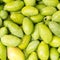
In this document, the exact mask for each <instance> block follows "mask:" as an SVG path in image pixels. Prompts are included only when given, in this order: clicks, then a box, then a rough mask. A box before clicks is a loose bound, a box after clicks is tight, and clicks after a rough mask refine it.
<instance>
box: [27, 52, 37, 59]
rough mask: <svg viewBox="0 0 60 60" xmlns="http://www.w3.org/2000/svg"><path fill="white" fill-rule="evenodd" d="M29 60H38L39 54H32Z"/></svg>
mask: <svg viewBox="0 0 60 60" xmlns="http://www.w3.org/2000/svg"><path fill="white" fill-rule="evenodd" d="M27 60H38V57H37V53H36V52H32V53H31V54H30V56H29V57H28V59H27Z"/></svg>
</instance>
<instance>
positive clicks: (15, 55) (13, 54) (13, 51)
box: [7, 47, 25, 60]
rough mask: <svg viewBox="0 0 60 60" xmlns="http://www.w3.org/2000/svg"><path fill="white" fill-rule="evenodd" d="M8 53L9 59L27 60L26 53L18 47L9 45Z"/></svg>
mask: <svg viewBox="0 0 60 60" xmlns="http://www.w3.org/2000/svg"><path fill="white" fill-rule="evenodd" d="M7 54H8V58H9V60H25V56H24V53H23V52H22V51H21V50H20V49H19V48H17V47H8V48H7Z"/></svg>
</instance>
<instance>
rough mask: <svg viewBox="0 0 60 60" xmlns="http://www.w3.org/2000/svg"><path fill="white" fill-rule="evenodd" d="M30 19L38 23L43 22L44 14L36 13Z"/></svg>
mask: <svg viewBox="0 0 60 60" xmlns="http://www.w3.org/2000/svg"><path fill="white" fill-rule="evenodd" d="M30 19H31V20H32V21H33V22H34V23H38V22H41V21H42V20H43V16H42V15H41V14H38V15H35V16H31V17H30Z"/></svg>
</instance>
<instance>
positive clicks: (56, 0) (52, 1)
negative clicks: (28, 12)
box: [43, 0, 59, 7]
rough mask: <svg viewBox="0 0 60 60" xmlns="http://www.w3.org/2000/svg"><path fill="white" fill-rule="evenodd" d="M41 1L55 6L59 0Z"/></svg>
mask: <svg viewBox="0 0 60 60" xmlns="http://www.w3.org/2000/svg"><path fill="white" fill-rule="evenodd" d="M43 3H44V4H45V5H47V6H53V7H56V6H57V4H58V3H59V0H43Z"/></svg>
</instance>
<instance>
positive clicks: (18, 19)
mask: <svg viewBox="0 0 60 60" xmlns="http://www.w3.org/2000/svg"><path fill="white" fill-rule="evenodd" d="M10 18H11V20H12V21H14V22H15V23H17V24H22V22H23V19H24V16H23V15H22V14H20V13H14V12H13V13H11V16H10Z"/></svg>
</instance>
